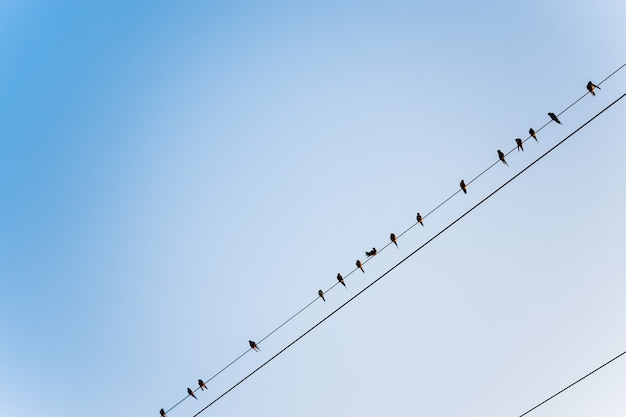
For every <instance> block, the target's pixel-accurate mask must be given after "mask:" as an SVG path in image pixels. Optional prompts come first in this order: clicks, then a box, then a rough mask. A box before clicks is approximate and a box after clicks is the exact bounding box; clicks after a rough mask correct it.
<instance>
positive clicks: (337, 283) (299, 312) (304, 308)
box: [168, 63, 626, 412]
mask: <svg viewBox="0 0 626 417" xmlns="http://www.w3.org/2000/svg"><path fill="white" fill-rule="evenodd" d="M624 67H626V63H624V64H623V65H622V66H621V67H619V68H618V69H616V70H615V71H613V72H612V73H611V74H609V76H607V77H606V78H604V79H603V80H602V81H600V82H599V83H598V84H597V85H598V86H599V85H602V84H603V83H604V82H606V81H607V80H608V79H609V78H611V77H612V76H613V75H615V74H616V73H617V72H618V71H620V70H621V69H622V68H624ZM587 94H589V92H587V93H585V94H584V95H583V96H582V97H580V98H579V99H577V100H576V101H575V102H574V103H572V104H570V105H569V106H568V107H566V108H565V110H563V111H561V112H560V113H559V115H561V114H563V113H565V112H566V111H567V110H569V109H570V108H571V107H572V106H573V105H574V104H576V103H578V102H579V101H580V100H581V99H582V98H583V97H585V96H586V95H587ZM550 122H551V121H548V122H547V123H545V124H544V125H543V126H541V127H540V128H539V129H537V131H536V132H535V133H538V132H540V131H541V130H542V129H543V128H544V127H546V126H547V125H548V124H550ZM531 137H532V136H528V137H527V138H526V139H525V140H524V141H523V142H526V141H527V140H529V139H530V138H531ZM515 149H516V148H513V149H512V150H511V151H509V152H508V153H507V154H506V155H509V154H510V153H511V152H513V150H515ZM498 162H499V160H498V161H496V162H494V163H493V164H491V165H490V166H489V167H488V168H486V169H485V170H483V171H482V172H481V173H480V174H478V175H477V176H475V177H474V178H472V179H471V180H470V181H469V182H467V185H470V184H471V183H473V182H474V181H476V180H477V179H478V178H480V177H481V176H482V175H483V174H485V173H486V172H487V171H489V170H490V169H491V168H493V167H494V166H495V165H497V164H498ZM460 192H461V190H460V189H457V191H456V192H455V193H453V194H452V195H450V196H449V197H448V198H446V199H445V200H443V202H441V203H439V204H438V205H437V206H436V207H435V208H434V209H432V210H430V211H429V212H427V213H426V214H425V215H424V216H422V218H423V219H426V218H427V217H428V216H430V215H431V214H432V213H434V212H435V211H437V210H438V209H439V208H440V207H441V206H443V205H444V204H446V203H447V202H448V201H450V200H451V199H452V198H453V197H455V196H456V195H457V194H458V193H460ZM417 224H418V222H415V223H413V224H412V225H411V226H410V227H409V228H408V229H406V230H404V231H403V232H402V233H400V234H399V235H397V236H396V239H399V238H400V237H402V236H403V235H404V234H406V233H407V232H408V231H409V230H411V229H413V228H414V227H415V226H417ZM391 244H392V243H391V242H389V243H387V244H386V245H385V246H384V247H383V248H382V249H380V250H379V251H378V253H380V252H382V251H383V250H384V249H386V248H387V247H388V246H389V245H391ZM370 259H371V258H367V259H365V261H363V262H362V263H363V265H365V264H366V263H367V262H369V261H370ZM358 269H359V268H354V269H353V270H352V271H350V272H349V273H348V274H346V275H345V276H343V279H344V281H345V280H346V279H347V278H349V277H350V276H351V275H352V274H353V273H354V272H356V271H357V270H358ZM337 285H339V282H336V283H334V284H333V285H332V286H331V287H330V288H329V289H327V290H326V291H325V292H324V293H327V292H328V291H331V290H332V289H333V288H335V287H336V286H337ZM318 298H319V297H316V298H314V299H313V300H312V301H310V302H309V303H308V304H307V305H305V306H304V307H302V308H301V309H300V310H299V311H298V312H297V313H295V314H294V315H292V316H291V317H290V318H288V319H287V320H286V321H284V322H283V323H282V324H280V325H279V326H278V327H276V328H275V329H274V330H272V331H271V332H270V333H268V334H267V335H266V336H264V337H263V338H262V339H260V341H259V342H258V343H257V344H260V343H261V342H262V341H264V340H266V339H267V338H268V337H270V336H271V335H272V334H274V333H275V332H276V331H278V330H279V329H281V328H282V327H283V326H285V325H286V324H287V323H289V322H290V321H291V320H293V319H294V318H295V317H297V316H298V315H300V314H301V313H302V312H303V311H304V310H306V309H307V308H308V307H309V306H311V305H312V304H313V303H314V302H315V301H318ZM250 350H252V349H248V350H246V351H245V352H244V353H242V354H241V355H239V356H238V357H237V358H236V359H234V360H233V361H232V362H230V363H229V364H228V365H226V366H225V367H224V368H222V369H221V370H220V371H218V372H217V373H216V374H214V375H213V376H212V377H211V378H209V379H208V380H207V381H206V382H208V381H211V380H212V379H214V378H215V377H216V376H218V375H219V374H221V373H222V372H223V371H225V370H226V369H227V368H229V367H230V366H231V365H233V364H234V363H235V362H237V361H238V360H239V359H241V358H242V357H243V356H244V355H245V354H247V353H248V352H249V351H250ZM199 389H200V388H199V387H198V388H196V389H195V390H194V391H193V392H196V391H198V390H199ZM187 397H189V395H187V396H186V397H184V398H183V399H182V400H180V401H179V402H177V403H176V404H175V405H174V406H172V407H170V409H169V410H168V412H169V411H171V410H172V409H174V408H175V407H176V406H177V405H179V404H180V403H181V402H183V401H184V400H186V399H187Z"/></svg>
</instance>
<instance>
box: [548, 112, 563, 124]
mask: <svg viewBox="0 0 626 417" xmlns="http://www.w3.org/2000/svg"><path fill="white" fill-rule="evenodd" d="M548 116H550V119H552V120H554V121H555V122H557V123H558V124H560V125H562V124H563V123H561V121H560V120H559V118H558V117H556V114H554V113H548Z"/></svg>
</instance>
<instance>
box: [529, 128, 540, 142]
mask: <svg viewBox="0 0 626 417" xmlns="http://www.w3.org/2000/svg"><path fill="white" fill-rule="evenodd" d="M528 133H530V136H532V137H533V139H535V140H536V141H537V143H539V140H538V139H537V133H535V129H533V128H532V127H531V128H530V130H529V131H528Z"/></svg>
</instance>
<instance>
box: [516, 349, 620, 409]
mask: <svg viewBox="0 0 626 417" xmlns="http://www.w3.org/2000/svg"><path fill="white" fill-rule="evenodd" d="M624 354H626V351H624V352H622V353H620V354H619V355H617V356H616V357H614V358H613V359H611V360H610V361H608V362H605V363H604V364H602V365H600V366H598V367H597V368H596V369H594V370H593V371H591V372H589V373H588V374H587V375H585V376H583V377H582V378H580V379H579V380H577V381H575V382H572V383H571V384H569V385H568V386H566V387H565V388H563V389H562V390H561V391H559V392H557V393H556V394H554V395H552V396H551V397H548V398H546V399H545V400H543V401H542V402H540V403H539V404H537V405H536V406H534V407H533V408H531V409H530V410H528V411H526V412H525V413H524V414H520V416H519V417H524V416H525V415H526V414H528V413H530V412H531V411H533V410H534V409H535V408H538V407H540V406H542V405H543V404H545V403H547V402H548V401H550V400H551V399H553V398H554V397H556V396H557V395H559V394H560V393H562V392H563V391H566V390H568V389H569V388H571V387H573V386H574V385H576V384H578V383H579V382H580V381H582V380H583V379H585V378H587V377H588V376H591V375H592V374H594V373H595V372H597V371H599V370H600V369H602V368H604V367H605V366H607V365H608V364H610V363H611V362H613V361H614V360H616V359H618V358H619V357H620V356H622V355H624Z"/></svg>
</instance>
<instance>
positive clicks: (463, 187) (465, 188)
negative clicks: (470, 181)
mask: <svg viewBox="0 0 626 417" xmlns="http://www.w3.org/2000/svg"><path fill="white" fill-rule="evenodd" d="M459 185H460V186H461V190H463V192H464V193H465V194H467V185H465V181H464V180H461V183H460V184H459Z"/></svg>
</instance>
